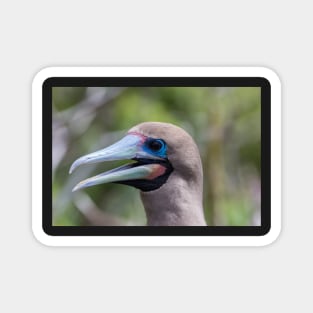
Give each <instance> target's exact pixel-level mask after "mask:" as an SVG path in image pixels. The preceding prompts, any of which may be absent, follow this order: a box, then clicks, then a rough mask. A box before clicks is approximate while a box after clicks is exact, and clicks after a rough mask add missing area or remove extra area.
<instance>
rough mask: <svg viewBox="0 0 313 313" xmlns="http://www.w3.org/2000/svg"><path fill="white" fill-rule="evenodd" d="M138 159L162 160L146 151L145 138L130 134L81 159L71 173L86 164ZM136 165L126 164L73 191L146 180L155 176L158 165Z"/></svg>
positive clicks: (76, 187)
mask: <svg viewBox="0 0 313 313" xmlns="http://www.w3.org/2000/svg"><path fill="white" fill-rule="evenodd" d="M136 159H150V160H151V159H152V160H153V159H155V160H160V159H162V158H160V157H158V156H154V155H152V154H150V153H149V152H146V151H145V149H144V138H143V137H141V136H139V135H134V134H128V135H126V136H125V137H124V138H123V139H121V140H120V141H118V142H116V143H115V144H113V145H111V146H109V147H107V148H105V149H102V150H99V151H96V152H93V153H90V154H87V155H85V156H82V157H80V158H79V159H77V160H76V161H75V162H74V163H73V164H72V166H71V168H70V171H69V173H70V174H71V173H72V172H73V171H74V170H75V169H76V168H78V167H79V166H81V165H85V164H92V163H99V162H103V161H114V160H136ZM135 164H136V163H131V164H126V165H124V166H121V167H118V168H115V169H113V170H111V171H108V172H105V173H102V174H99V175H97V176H94V177H91V178H88V179H86V180H83V181H82V182H80V183H79V184H77V185H76V186H75V187H74V189H73V191H76V190H79V189H82V188H85V187H89V186H94V185H98V184H103V183H109V182H118V181H122V180H136V179H145V178H148V177H149V176H151V175H153V172H154V171H155V170H156V164H140V165H135Z"/></svg>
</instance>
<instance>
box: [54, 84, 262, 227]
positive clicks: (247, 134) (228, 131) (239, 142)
mask: <svg viewBox="0 0 313 313" xmlns="http://www.w3.org/2000/svg"><path fill="white" fill-rule="evenodd" d="M260 116H261V115H260V89H259V88H252V87H245V88H244V87H240V88H226V87H220V88H213V87H201V88H200V87H183V88H182V87H146V88H143V87H136V88H112V87H111V88H106V87H102V88H101V87H90V88H77V87H76V88H74V87H55V88H53V223H54V225H96V224H97V223H99V221H101V223H100V224H103V225H105V224H106V223H108V224H114V225H120V224H123V225H125V224H127V225H144V224H145V214H144V210H143V206H142V203H141V201H140V197H139V192H138V191H137V190H135V189H133V188H131V187H128V186H122V185H117V184H116V185H115V184H107V185H100V186H95V187H92V188H87V189H86V190H83V191H79V192H77V193H72V192H71V189H72V188H73V187H74V186H75V185H76V184H77V183H78V182H79V181H80V180H82V179H84V178H87V177H90V176H91V175H95V174H98V173H100V172H104V171H106V170H109V169H112V168H114V167H116V166H118V165H119V164H123V163H125V162H105V163H103V164H96V165H89V166H86V167H83V168H80V169H78V170H77V171H75V172H74V173H73V174H72V175H68V170H69V167H70V165H71V163H72V162H73V161H74V160H75V159H77V158H78V157H80V156H82V155H84V154H87V153H90V152H93V151H96V150H97V149H100V148H103V147H105V146H108V145H110V144H112V143H113V142H115V141H117V140H118V139H120V138H121V137H122V136H123V135H124V134H125V132H126V131H127V130H128V129H129V128H131V127H132V126H134V125H136V124H138V123H141V122H144V121H160V122H169V123H173V124H176V125H178V126H180V127H182V128H184V129H185V130H186V131H187V132H189V133H190V134H191V135H192V137H193V138H194V139H195V141H196V143H197V144H198V146H199V150H200V153H201V158H202V163H203V168H204V199H203V200H204V208H205V216H206V219H207V222H208V224H209V225H255V224H259V222H260V138H261V124H260Z"/></svg>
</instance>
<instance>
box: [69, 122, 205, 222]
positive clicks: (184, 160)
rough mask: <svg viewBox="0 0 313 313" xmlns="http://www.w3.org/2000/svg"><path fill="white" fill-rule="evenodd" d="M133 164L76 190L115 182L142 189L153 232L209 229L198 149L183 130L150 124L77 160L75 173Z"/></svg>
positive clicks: (112, 171)
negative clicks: (106, 164)
mask: <svg viewBox="0 0 313 313" xmlns="http://www.w3.org/2000/svg"><path fill="white" fill-rule="evenodd" d="M121 159H133V160H135V161H136V162H137V163H135V164H134V163H131V164H128V165H125V166H122V167H120V168H118V169H113V170H111V171H109V172H106V173H103V174H100V175H97V176H95V177H92V178H89V179H87V180H85V181H83V182H81V183H79V184H78V185H77V186H76V187H75V188H74V189H75V190H77V189H82V188H85V187H88V186H92V185H96V184H100V183H107V182H115V183H121V184H127V185H131V186H134V187H136V188H138V189H140V190H141V191H140V195H141V199H142V202H143V205H144V208H145V211H146V215H147V225H148V226H204V225H206V223H205V219H204V214H203V207H202V193H203V191H202V188H203V172H202V164H201V159H200V155H199V151H198V148H197V145H196V144H195V142H194V141H193V139H192V137H191V136H190V135H189V134H188V133H187V132H186V131H184V130H183V129H181V128H179V127H177V126H175V125H173V124H168V123H160V122H145V123H141V124H139V125H136V126H134V127H133V128H131V129H130V130H129V131H128V133H127V135H126V137H124V138H123V139H122V140H121V141H119V142H117V143H116V144H114V145H112V146H110V147H108V148H105V149H103V150H100V151H97V152H95V153H91V154H89V155H87V156H84V157H81V158H79V159H78V160H76V161H75V162H74V163H73V165H72V167H71V170H70V172H72V171H73V170H74V169H75V168H76V167H78V166H80V165H83V164H87V163H95V162H101V161H107V160H121Z"/></svg>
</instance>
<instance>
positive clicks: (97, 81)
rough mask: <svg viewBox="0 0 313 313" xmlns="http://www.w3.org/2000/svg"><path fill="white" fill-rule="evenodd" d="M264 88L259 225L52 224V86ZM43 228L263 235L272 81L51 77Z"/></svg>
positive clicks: (82, 232) (45, 93)
mask: <svg viewBox="0 0 313 313" xmlns="http://www.w3.org/2000/svg"><path fill="white" fill-rule="evenodd" d="M61 86H62V87H91V86H92V87H101V86H106V87H152V86H155V87H165V86H173V87H174V86H175V87H260V88H261V225H260V226H153V227H151V226H53V225H52V179H51V177H52V175H51V173H52V87H61ZM42 106H43V110H42V132H43V134H42V135H43V136H42V147H43V150H42V161H43V162H42V164H43V168H42V195H43V197H42V199H43V200H42V228H43V230H44V232H45V233H46V234H47V235H50V236H263V235H265V234H267V233H268V232H269V231H270V228H271V85H270V83H269V81H268V80H267V79H265V78H263V77H51V78H48V79H46V80H45V81H44V82H43V85H42Z"/></svg>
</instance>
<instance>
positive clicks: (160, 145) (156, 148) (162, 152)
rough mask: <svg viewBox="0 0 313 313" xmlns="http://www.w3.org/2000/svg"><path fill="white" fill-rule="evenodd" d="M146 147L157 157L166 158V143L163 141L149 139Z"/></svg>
mask: <svg viewBox="0 0 313 313" xmlns="http://www.w3.org/2000/svg"><path fill="white" fill-rule="evenodd" d="M146 147H147V148H148V149H149V150H150V151H151V152H152V153H153V154H156V155H158V156H162V157H165V156H166V148H167V147H166V143H165V141H164V140H163V139H154V138H149V139H148V140H147V141H146Z"/></svg>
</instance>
